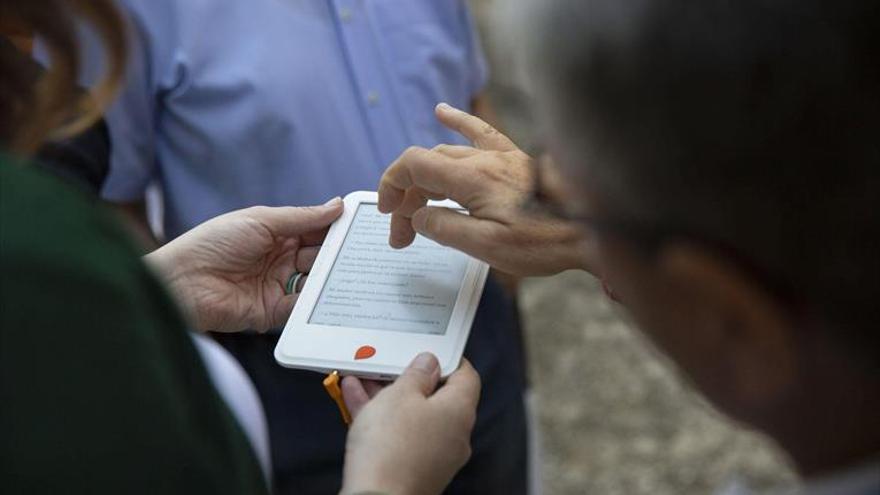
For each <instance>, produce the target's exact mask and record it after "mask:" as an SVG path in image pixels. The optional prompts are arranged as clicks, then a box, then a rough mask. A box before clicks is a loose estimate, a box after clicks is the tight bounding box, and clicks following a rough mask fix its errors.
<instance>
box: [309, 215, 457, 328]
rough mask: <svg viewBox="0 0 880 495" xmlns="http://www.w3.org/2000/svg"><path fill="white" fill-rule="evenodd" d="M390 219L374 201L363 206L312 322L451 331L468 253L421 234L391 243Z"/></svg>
mask: <svg viewBox="0 0 880 495" xmlns="http://www.w3.org/2000/svg"><path fill="white" fill-rule="evenodd" d="M390 223H391V217H390V216H388V215H383V214H381V213H379V210H378V209H377V207H376V204H375V203H361V204H360V205H359V206H358V209H357V211H356V212H355V215H354V220H353V221H352V223H351V226H350V227H349V230H348V232H347V233H346V235H345V240H344V241H343V243H342V247H341V248H340V250H339V254H338V255H337V257H336V260H335V261H334V263H333V267H332V268H331V270H330V274H329V275H328V277H327V281H326V282H325V284H324V287H323V288H322V290H321V295H320V296H319V297H318V302H317V304H315V308H314V310H313V311H312V314H311V316H310V318H309V323H311V324H316V325H327V326H340V327H352V328H366V329H371V330H390V331H397V332H409V333H420V334H430V335H443V334H445V333H446V327H447V326H448V324H449V318H450V317H451V316H452V311H453V309H454V307H455V301H456V298H457V297H458V293H459V290H460V289H461V285H462V283H463V282H464V276H465V273H466V272H467V267H468V262H469V258H468V256H467V255H465V254H464V253H461V252H459V251H456V250H454V249H451V248H447V247H444V246H441V245H440V244H437V243H436V242H434V241H432V240H430V239H427V238H425V237H423V236H420V235H419V236H416V240H415V242H413V243H412V245H410V246H409V247H407V248H404V249H401V250H396V249H392V248H391V247H390V246H389V245H388V234H389V232H390V228H391V225H390Z"/></svg>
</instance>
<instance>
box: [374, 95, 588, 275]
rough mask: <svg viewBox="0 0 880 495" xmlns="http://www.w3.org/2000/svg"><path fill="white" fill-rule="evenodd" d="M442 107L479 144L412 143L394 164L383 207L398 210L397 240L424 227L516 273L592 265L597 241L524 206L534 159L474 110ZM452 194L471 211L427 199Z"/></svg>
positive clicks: (396, 243)
mask: <svg viewBox="0 0 880 495" xmlns="http://www.w3.org/2000/svg"><path fill="white" fill-rule="evenodd" d="M436 113H437V118H438V119H439V120H440V122H442V123H443V124H444V125H446V126H447V127H449V128H450V129H453V130H455V131H457V132H459V133H460V134H461V135H463V136H464V137H466V138H467V139H469V140H470V141H471V142H472V143H473V144H474V147H470V146H453V145H440V146H436V147H434V148H433V149H430V150H429V149H425V148H419V147H412V148H409V149H408V150H406V152H404V153H403V154H402V155H401V156H400V157H399V158H398V159H397V160H396V161H395V162H394V163H393V164H391V166H390V167H388V170H386V171H385V174H384V175H383V176H382V180H381V182H380V184H379V211H381V212H383V213H391V214H392V217H391V236H390V240H389V241H390V244H391V246H392V247H395V248H402V247H406V246H408V245H409V244H410V243H412V241H413V239H414V238H415V235H416V232H418V233H419V234H422V235H424V236H425V237H427V238H429V239H433V240H434V241H436V242H438V243H440V244H444V245H447V246H452V247H454V248H456V249H459V250H461V251H464V252H466V253H468V254H470V255H471V256H474V257H475V258H479V259H481V260H483V261H486V262H487V263H489V264H490V265H492V267H494V268H496V269H498V270H500V271H502V272H506V273H510V274H513V275H520V276H526V275H550V274H554V273H558V272H561V271H563V270H566V269H569V268H582V269H588V266H587V265H588V262H587V253H588V249H589V247H590V245H589V243H588V242H587V239H586V238H585V237H584V234H583V232H582V231H581V229H578V228H576V227H575V226H573V225H570V224H569V223H567V222H563V221H558V220H554V219H551V218H548V217H546V216H540V215H533V214H529V213H527V212H525V211H524V210H523V209H522V205H523V203H524V202H525V201H526V199H528V196H529V194H530V193H531V189H532V184H533V177H532V174H533V171H532V168H531V167H530V161H531V158H530V157H529V156H528V155H527V154H526V153H524V152H523V151H521V150H520V149H519V148H518V147H517V146H516V145H515V144H514V143H513V142H512V141H511V140H510V139H508V138H507V136H505V135H503V134H501V133H500V132H498V131H497V130H495V129H494V128H493V127H492V126H490V125H489V124H487V123H486V122H484V121H482V120H480V119H479V118H477V117H475V116H473V115H470V114H468V113H466V112H463V111H461V110H457V109H454V108H452V107H450V106H449V105H446V104H440V105H438V106H437V111H436ZM447 198H448V199H452V200H454V201H456V202H457V203H458V204H460V205H462V206H463V207H464V208H466V209H467V210H468V213H469V215H464V214H461V213H458V212H455V211H453V210H450V209H446V208H438V207H430V206H426V203H427V201H428V200H429V199H435V200H437V199H447Z"/></svg>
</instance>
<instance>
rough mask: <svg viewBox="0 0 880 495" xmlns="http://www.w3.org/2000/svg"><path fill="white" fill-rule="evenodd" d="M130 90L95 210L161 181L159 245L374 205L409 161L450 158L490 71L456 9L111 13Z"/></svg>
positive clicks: (181, 4)
mask: <svg viewBox="0 0 880 495" xmlns="http://www.w3.org/2000/svg"><path fill="white" fill-rule="evenodd" d="M122 3H123V5H124V6H125V7H127V10H128V12H129V13H130V16H131V20H132V24H133V26H134V28H135V32H136V36H135V37H134V38H135V49H134V53H133V61H132V64H131V67H130V73H129V79H128V82H127V84H126V86H125V88H124V90H123V93H122V94H121V96H120V100H119V102H118V103H117V104H116V105H114V106H113V108H112V109H111V110H110V112H109V115H108V117H107V118H108V123H109V125H110V129H111V134H112V137H113V147H114V148H113V158H112V166H111V172H110V176H109V178H108V180H107V183H106V185H105V187H104V190H103V195H104V196H105V198H107V199H109V200H111V201H119V202H126V201H132V200H137V199H140V198H141V197H143V195H144V191H145V189H146V187H147V186H148V184H149V183H150V182H151V181H152V180H154V179H157V180H158V181H159V183H160V184H161V186H162V189H163V191H164V204H165V211H164V227H165V234H166V235H167V236H168V237H169V238H173V237H175V236H177V235H179V234H180V233H182V232H184V231H185V230H187V229H189V228H191V227H193V226H195V225H197V224H199V223H201V222H203V221H205V220H207V219H209V218H211V217H213V216H216V215H218V214H221V213H224V212H227V211H229V210H233V209H237V208H241V207H246V206H251V205H255V204H267V205H291V204H295V205H306V204H316V203H323V202H324V201H326V200H327V199H329V198H331V197H333V196H336V195H345V194H346V193H348V192H351V191H354V190H359V189H367V190H374V189H375V188H376V186H377V183H378V180H379V178H380V176H381V173H382V171H383V170H384V169H385V167H387V166H388V165H389V164H390V163H391V162H392V161H393V160H394V159H395V158H396V157H397V156H398V155H399V154H400V153H401V152H402V151H403V150H404V149H405V148H406V147H407V146H409V145H413V144H416V145H421V146H433V145H435V144H438V143H441V142H460V141H461V138H460V137H459V136H457V135H456V134H454V133H452V132H450V131H448V130H447V129H445V128H443V127H442V126H441V125H439V124H438V123H437V122H436V120H435V118H434V114H433V109H434V106H435V105H436V104H437V103H438V102H441V101H445V102H448V103H450V104H452V105H457V106H459V107H461V108H468V107H469V104H470V103H471V101H472V98H473V97H474V96H475V95H476V94H477V93H478V92H479V91H480V89H481V88H482V86H483V85H484V83H485V81H486V72H487V71H486V64H485V62H484V58H483V54H482V52H481V49H480V45H479V43H478V40H477V37H476V34H475V31H474V29H473V25H472V20H471V18H470V15H469V12H468V8H467V6H466V4H465V2H464V1H463V0H400V1H392V0H329V1H328V0H284V1H281V0H247V1H241V0H187V1H177V0H122Z"/></svg>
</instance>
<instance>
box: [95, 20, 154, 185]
mask: <svg viewBox="0 0 880 495" xmlns="http://www.w3.org/2000/svg"><path fill="white" fill-rule="evenodd" d="M129 24H130V29H129V32H130V36H129V39H130V43H131V46H130V50H129V61H128V67H127V71H126V81H125V84H124V85H123V86H122V88H121V90H120V93H119V95H118V96H117V100H116V102H115V103H114V104H113V105H112V106H111V107H110V108H109V109H108V111H107V114H106V116H105V118H106V120H107V123H108V125H109V127H110V130H111V136H110V137H111V141H112V150H111V158H110V174H109V175H108V176H107V180H106V182H105V183H104V187H103V189H102V191H101V196H102V197H103V198H104V199H106V200H108V201H113V202H133V201H139V200H141V199H143V197H144V194H145V192H146V189H147V186H148V185H149V184H150V182H152V180H153V179H154V177H155V173H156V155H155V149H156V128H157V122H156V118H157V112H158V105H157V103H156V92H155V90H154V84H153V77H152V75H153V74H154V73H155V72H156V71H157V70H161V68H160V67H157V66H156V65H157V62H159V61H158V60H156V58H157V55H158V54H157V53H156V50H155V49H154V47H152V46H150V45H149V44H148V42H147V39H146V35H145V33H144V32H143V29H144V24H143V23H142V22H140V19H139V18H138V14H137V13H136V12H134V11H132V12H131V17H130V23H129Z"/></svg>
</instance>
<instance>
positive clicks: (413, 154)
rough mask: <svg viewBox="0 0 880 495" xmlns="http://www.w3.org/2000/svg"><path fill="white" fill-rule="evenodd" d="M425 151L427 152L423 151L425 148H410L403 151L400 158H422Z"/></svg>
mask: <svg viewBox="0 0 880 495" xmlns="http://www.w3.org/2000/svg"><path fill="white" fill-rule="evenodd" d="M425 151H427V150H425V148H422V147H421V146H410V147H408V148H407V149H406V150H404V152H403V155H402V156H403V157H404V158H409V159H414V158H418V157H420V156H422V154H424V153H425Z"/></svg>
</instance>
